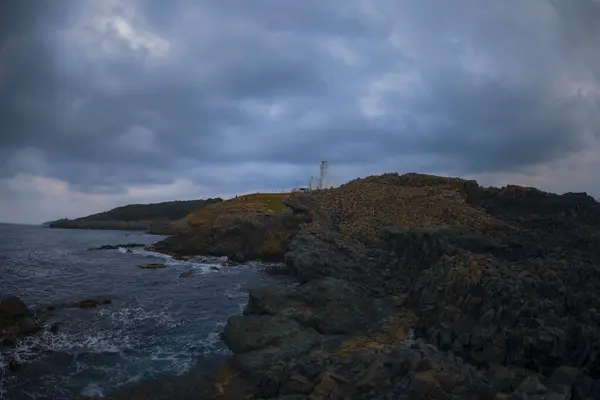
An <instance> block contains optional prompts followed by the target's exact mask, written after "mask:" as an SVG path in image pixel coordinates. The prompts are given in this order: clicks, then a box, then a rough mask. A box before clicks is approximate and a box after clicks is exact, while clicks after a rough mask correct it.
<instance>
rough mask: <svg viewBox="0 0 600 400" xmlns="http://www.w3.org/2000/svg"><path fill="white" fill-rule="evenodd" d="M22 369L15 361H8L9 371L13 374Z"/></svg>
mask: <svg viewBox="0 0 600 400" xmlns="http://www.w3.org/2000/svg"><path fill="white" fill-rule="evenodd" d="M20 369H21V364H19V363H18V362H17V361H15V360H8V370H9V371H11V372H18V371H19V370H20Z"/></svg>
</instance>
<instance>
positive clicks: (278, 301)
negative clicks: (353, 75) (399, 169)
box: [152, 174, 600, 400]
mask: <svg viewBox="0 0 600 400" xmlns="http://www.w3.org/2000/svg"><path fill="white" fill-rule="evenodd" d="M224 203H225V204H227V203H226V202H224ZM374 204H376V205H378V206H377V207H375V206H374ZM286 206H288V208H289V210H288V211H284V212H280V213H276V214H265V215H263V216H257V215H256V214H255V213H251V214H249V215H248V216H245V215H243V214H239V215H235V216H233V217H231V216H229V215H226V217H227V218H226V219H221V220H219V221H220V222H219V223H217V222H215V221H217V220H216V219H215V220H214V221H213V220H211V221H213V222H211V223H209V224H204V225H203V224H202V223H200V222H201V221H200V222H198V221H199V218H198V217H197V218H196V223H197V224H198V226H197V227H196V229H195V230H191V231H190V232H188V233H187V234H186V235H179V236H172V237H169V238H167V239H165V240H163V241H161V242H158V243H156V244H155V245H153V246H152V247H153V251H156V252H157V253H161V254H167V255H170V256H173V257H185V256H187V255H191V254H193V253H198V252H199V251H200V250H208V251H206V252H208V253H212V254H215V255H216V256H220V257H228V258H229V259H231V260H242V261H247V260H252V259H255V258H260V256H264V255H267V256H268V257H273V258H277V257H278V259H280V260H283V262H284V265H285V267H284V268H282V269H281V271H280V272H282V273H286V274H291V276H292V277H293V279H294V281H295V284H293V285H290V286H289V287H288V286H281V285H271V286H266V287H261V288H257V289H253V290H250V291H249V293H248V300H247V303H246V307H245V309H244V312H243V313H242V315H233V316H230V317H229V319H228V322H227V325H226V326H225V328H224V330H223V332H222V334H221V337H222V339H223V341H224V342H225V344H226V345H227V346H228V348H229V349H230V350H231V351H232V352H233V357H232V358H231V360H230V363H225V364H223V365H222V366H221V367H222V368H219V369H217V370H216V371H214V376H213V385H216V386H217V387H219V391H218V393H217V396H214V398H215V399H221V400H228V399H230V398H236V397H235V396H240V393H243V395H244V396H246V395H248V396H250V397H248V398H256V399H259V398H260V399H285V400H301V399H310V400H318V399H326V398H327V399H340V400H341V399H365V400H366V399H381V400H384V399H388V398H390V396H400V397H397V398H401V399H404V398H406V399H409V398H410V399H426V398H427V399H438V398H439V399H463V398H477V399H488V398H489V399H520V398H532V397H533V398H538V399H540V400H543V399H548V400H551V399H552V400H554V399H556V400H559V399H567V398H569V397H573V398H582V399H585V398H588V397H589V398H593V392H592V388H593V387H595V385H597V386H598V387H600V352H599V350H598V349H599V348H600V334H598V332H600V314H599V313H598V312H597V310H598V309H600V308H599V307H600V297H599V295H598V294H597V293H600V241H599V240H598V239H597V238H598V237H600V204H599V203H598V202H596V201H595V200H594V199H592V198H591V197H589V196H587V195H585V194H578V193H567V194H564V195H555V194H550V193H546V192H542V191H539V190H536V189H533V188H523V187H518V186H508V187H505V188H483V187H480V186H479V185H477V183H476V182H473V181H466V180H462V179H458V178H442V177H435V176H428V175H418V174H406V175H397V174H385V175H382V176H378V177H369V178H365V179H362V180H356V181H352V182H350V183H348V184H347V185H344V186H342V187H340V188H338V189H331V190H327V191H322V192H316V193H309V194H304V193H302V194H296V195H292V196H291V197H290V199H288V200H286ZM202 215H204V216H206V215H209V216H211V217H212V216H213V215H212V214H206V213H205V214H202ZM266 244H268V245H269V246H268V247H265V246H266ZM157 245H158V246H157ZM275 256H277V257H275ZM268 257H267V258H268ZM232 268H243V265H240V266H236V267H232ZM227 365H229V367H227ZM577 396H579V397H577ZM590 396H591V397H590ZM237 398H241V397H237Z"/></svg>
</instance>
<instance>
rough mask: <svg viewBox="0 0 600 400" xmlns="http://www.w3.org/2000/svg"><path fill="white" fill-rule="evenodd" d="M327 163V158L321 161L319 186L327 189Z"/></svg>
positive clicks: (328, 185)
mask: <svg viewBox="0 0 600 400" xmlns="http://www.w3.org/2000/svg"><path fill="white" fill-rule="evenodd" d="M330 186H331V185H330V183H329V164H327V160H323V161H321V187H320V188H319V189H329V188H330Z"/></svg>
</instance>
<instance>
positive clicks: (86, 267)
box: [0, 224, 291, 400]
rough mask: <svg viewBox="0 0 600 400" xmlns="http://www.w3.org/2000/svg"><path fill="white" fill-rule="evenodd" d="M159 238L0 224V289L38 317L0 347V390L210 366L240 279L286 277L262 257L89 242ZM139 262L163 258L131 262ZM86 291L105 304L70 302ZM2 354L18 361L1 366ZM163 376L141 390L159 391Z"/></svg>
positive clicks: (96, 391) (110, 385)
mask: <svg viewBox="0 0 600 400" xmlns="http://www.w3.org/2000/svg"><path fill="white" fill-rule="evenodd" d="M161 239H163V237H162V236H156V235H148V234H144V233H141V232H131V231H100V230H67V229H51V228H46V227H42V226H31V225H12V224H0V298H4V297H6V296H10V295H15V296H18V297H19V298H21V299H22V300H23V301H24V302H25V303H26V304H27V306H28V307H29V308H30V309H31V310H32V311H35V312H36V313H38V314H39V315H40V316H43V317H44V320H45V322H44V324H45V327H46V329H44V330H43V331H41V332H40V333H38V334H35V335H33V336H29V337H27V338H26V339H25V340H23V341H22V342H20V343H19V344H18V345H17V346H16V347H13V348H6V347H4V348H3V347H0V399H10V400H30V399H53V400H54V399H55V400H61V399H72V398H74V397H77V396H102V395H109V394H111V393H115V392H117V393H118V392H119V391H123V390H133V391H135V388H136V387H140V385H141V386H143V384H149V385H152V382H168V381H169V380H176V379H177V378H178V377H181V376H186V375H190V374H194V373H198V372H203V371H210V370H214V369H215V367H216V366H217V365H219V364H220V363H223V362H225V361H226V360H227V358H228V357H229V356H230V352H229V350H228V349H227V347H226V346H225V345H224V343H222V341H221V339H220V336H219V334H220V332H221V331H222V329H223V327H224V326H225V324H226V321H227V318H228V317H229V316H231V315H235V314H240V313H241V312H242V311H243V308H244V306H245V304H246V301H247V298H248V291H249V289H251V288H253V287H257V286H262V285H265V284H284V285H285V284H291V282H290V281H289V278H287V277H285V276H276V275H275V276H274V275H272V274H268V273H267V272H266V270H265V266H264V265H261V264H251V263H249V264H243V265H238V266H235V267H222V266H221V265H220V264H221V263H220V260H218V259H205V258H198V259H193V260H188V261H178V260H174V259H173V258H171V257H169V256H166V255H163V254H158V253H153V252H149V251H145V250H142V249H133V251H132V252H128V251H127V250H126V249H124V248H118V249H115V250H98V251H89V250H88V249H90V248H95V247H99V246H102V245H107V244H108V245H116V244H127V243H142V244H152V243H155V242H157V241H159V240H161ZM148 263H164V264H166V268H162V269H140V268H138V267H137V266H138V265H141V264H148ZM188 271H191V272H193V274H192V275H191V276H189V277H181V274H182V273H183V272H188ZM85 299H97V300H104V299H109V300H110V301H111V304H109V305H103V306H99V307H97V308H93V309H80V308H78V307H77V306H76V305H77V303H78V302H80V301H82V300H85ZM49 306H54V307H56V310H55V311H46V309H47V307H49ZM51 327H52V329H50V328H51ZM9 360H14V361H16V362H17V363H18V364H19V365H20V368H19V370H18V371H16V372H12V371H10V370H9V369H8V362H9ZM164 386H165V385H164V384H157V385H155V387H157V388H159V389H156V390H155V389H151V390H150V392H151V393H155V394H156V397H157V398H159V397H160V395H159V394H158V393H157V391H160V388H161V387H164ZM150 387H152V386H150ZM143 397H146V398H152V395H144V396H143ZM168 397H169V396H168V395H165V398H168ZM170 397H172V396H170Z"/></svg>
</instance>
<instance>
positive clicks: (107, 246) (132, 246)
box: [88, 243, 146, 251]
mask: <svg viewBox="0 0 600 400" xmlns="http://www.w3.org/2000/svg"><path fill="white" fill-rule="evenodd" d="M142 247H146V245H145V244H141V243H125V244H105V245H103V246H100V247H94V248H91V249H88V250H90V251H93V250H118V249H119V248H123V249H127V250H131V249H135V248H142Z"/></svg>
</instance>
